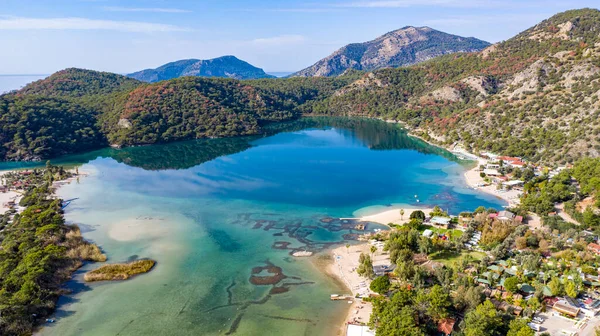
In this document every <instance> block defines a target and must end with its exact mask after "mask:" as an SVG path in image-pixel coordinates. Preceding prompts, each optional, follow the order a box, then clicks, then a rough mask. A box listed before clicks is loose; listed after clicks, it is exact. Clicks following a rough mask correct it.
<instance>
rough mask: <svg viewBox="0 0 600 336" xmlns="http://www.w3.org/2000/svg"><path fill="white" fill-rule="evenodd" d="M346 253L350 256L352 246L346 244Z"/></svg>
mask: <svg viewBox="0 0 600 336" xmlns="http://www.w3.org/2000/svg"><path fill="white" fill-rule="evenodd" d="M346 253H348V254H350V244H346Z"/></svg>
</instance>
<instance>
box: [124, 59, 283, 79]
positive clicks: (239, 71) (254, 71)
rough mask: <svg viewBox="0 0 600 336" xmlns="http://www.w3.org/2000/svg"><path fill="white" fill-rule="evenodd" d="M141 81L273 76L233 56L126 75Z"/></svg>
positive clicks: (171, 64) (184, 62)
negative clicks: (194, 77)
mask: <svg viewBox="0 0 600 336" xmlns="http://www.w3.org/2000/svg"><path fill="white" fill-rule="evenodd" d="M127 76H129V77H131V78H135V79H137V80H140V81H143V82H150V83H152V82H159V81H162V80H169V79H173V78H178V77H184V76H197V77H223V78H234V79H258V78H274V77H275V76H271V75H269V74H267V73H265V72H264V71H263V69H260V68H257V67H255V66H253V65H251V64H249V63H247V62H244V61H242V60H240V59H238V58H236V57H235V56H223V57H218V58H213V59H210V60H197V59H188V60H181V61H176V62H171V63H167V64H165V65H163V66H160V67H158V68H156V69H146V70H142V71H138V72H134V73H132V74H129V75H127Z"/></svg>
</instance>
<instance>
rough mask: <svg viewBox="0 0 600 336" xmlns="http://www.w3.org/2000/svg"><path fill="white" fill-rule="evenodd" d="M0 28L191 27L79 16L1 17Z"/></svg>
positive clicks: (162, 29) (123, 29)
mask: <svg viewBox="0 0 600 336" xmlns="http://www.w3.org/2000/svg"><path fill="white" fill-rule="evenodd" d="M0 30H112V31H121V32H131V33H153V32H182V31H191V29H188V28H184V27H178V26H174V25H169V24H162V23H149V22H136V21H111V20H95V19H86V18H78V17H67V18H50V19H40V18H26V17H12V16H11V17H6V16H4V17H0Z"/></svg>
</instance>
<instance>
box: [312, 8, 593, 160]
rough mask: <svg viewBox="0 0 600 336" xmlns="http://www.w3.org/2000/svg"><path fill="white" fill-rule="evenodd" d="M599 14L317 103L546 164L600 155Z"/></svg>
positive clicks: (582, 14) (322, 108) (396, 72)
mask: <svg viewBox="0 0 600 336" xmlns="http://www.w3.org/2000/svg"><path fill="white" fill-rule="evenodd" d="M599 33H600V11H598V10H595V9H581V10H572V11H567V12H564V13H560V14H557V15H555V16H553V17H552V18H549V19H547V20H544V21H543V22H541V23H540V24H538V25H536V26H534V27H532V28H530V29H528V30H526V31H524V32H522V33H521V34H519V35H517V36H515V37H514V38H512V39H509V40H507V41H505V42H502V43H498V44H496V45H493V46H490V47H488V48H486V49H484V50H483V51H481V52H479V53H469V54H464V53H463V54H452V55H445V56H442V57H439V58H436V59H433V60H430V61H427V62H424V63H421V64H418V65H414V66H411V67H405V68H400V69H382V70H378V71H374V72H372V73H368V74H365V75H364V76H363V78H361V79H359V80H357V81H355V82H354V83H352V84H350V85H348V86H347V87H345V88H343V89H341V90H338V91H337V92H336V93H335V94H334V95H332V96H331V97H329V98H328V99H326V100H324V101H323V102H321V103H319V104H317V105H316V106H315V109H314V112H315V113H321V114H329V115H360V116H369V117H381V118H389V119H397V120H402V121H404V122H406V123H407V124H408V125H409V126H410V127H412V128H414V129H416V132H415V133H417V134H420V135H423V136H424V137H425V138H427V139H428V140H431V141H433V142H435V143H438V144H441V145H451V144H452V143H454V142H463V143H465V144H466V145H467V146H468V147H471V149H472V150H475V151H484V150H489V151H493V152H497V153H502V154H509V155H513V156H522V157H525V158H527V159H529V160H531V161H536V162H541V163H566V162H572V161H574V160H576V159H577V158H579V157H583V156H599V155H600V138H599V137H598V134H599V133H600V118H599V116H600V115H599V113H600V112H599V108H600V102H599V98H600V36H599Z"/></svg>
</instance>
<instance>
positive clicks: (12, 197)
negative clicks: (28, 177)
mask: <svg viewBox="0 0 600 336" xmlns="http://www.w3.org/2000/svg"><path fill="white" fill-rule="evenodd" d="M20 196H21V194H20V193H18V192H16V191H13V190H11V191H7V192H4V193H0V213H1V214H3V213H5V212H7V211H8V210H10V207H8V206H7V205H6V203H8V202H10V201H15V202H16V201H17V199H18V198H19V197H20Z"/></svg>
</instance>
